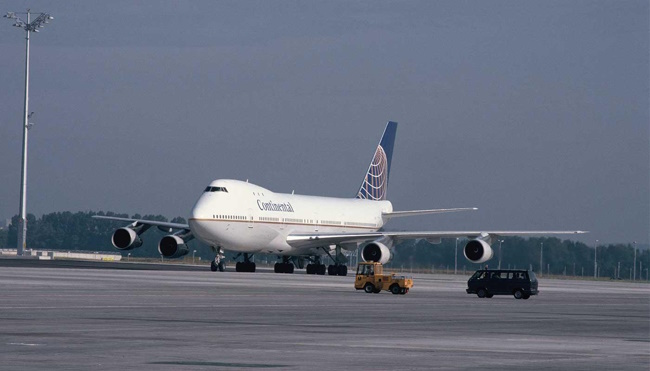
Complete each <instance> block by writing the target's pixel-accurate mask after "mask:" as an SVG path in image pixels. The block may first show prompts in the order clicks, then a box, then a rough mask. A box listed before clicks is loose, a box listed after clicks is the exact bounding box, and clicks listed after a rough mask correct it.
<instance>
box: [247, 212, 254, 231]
mask: <svg viewBox="0 0 650 371" xmlns="http://www.w3.org/2000/svg"><path fill="white" fill-rule="evenodd" d="M247 218H248V228H253V209H248V215H247Z"/></svg>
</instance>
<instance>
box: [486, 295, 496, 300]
mask: <svg viewBox="0 0 650 371" xmlns="http://www.w3.org/2000/svg"><path fill="white" fill-rule="evenodd" d="M493 296H494V294H485V297H486V298H488V299H489V298H491V297H493Z"/></svg>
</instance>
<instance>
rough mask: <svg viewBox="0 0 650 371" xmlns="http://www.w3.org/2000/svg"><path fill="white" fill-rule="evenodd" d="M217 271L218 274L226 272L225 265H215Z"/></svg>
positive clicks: (222, 263)
mask: <svg viewBox="0 0 650 371" xmlns="http://www.w3.org/2000/svg"><path fill="white" fill-rule="evenodd" d="M217 270H218V271H219V272H225V271H226V263H224V262H219V264H217Z"/></svg>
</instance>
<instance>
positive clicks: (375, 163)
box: [356, 121, 397, 201]
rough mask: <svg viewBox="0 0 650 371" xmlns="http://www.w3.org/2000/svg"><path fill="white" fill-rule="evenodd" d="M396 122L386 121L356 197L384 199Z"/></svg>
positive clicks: (375, 199)
mask: <svg viewBox="0 0 650 371" xmlns="http://www.w3.org/2000/svg"><path fill="white" fill-rule="evenodd" d="M396 133H397V123H396V122H394V121H388V124H386V129H384V135H382V136H381V140H380V141H379V145H378V146H377V150H376V151H375V155H374V156H373V158H372V161H371V162H370V166H368V171H367V172H366V176H365V178H363V182H362V183H361V188H359V192H358V193H357V197H356V198H362V199H367V200H374V201H380V200H385V199H386V190H387V188H388V176H389V175H390V160H391V159H392V158H393V145H394V144H395V134H396Z"/></svg>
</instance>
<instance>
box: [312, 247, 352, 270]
mask: <svg viewBox="0 0 650 371" xmlns="http://www.w3.org/2000/svg"><path fill="white" fill-rule="evenodd" d="M323 251H325V253H326V254H327V255H328V256H329V257H330V259H332V260H333V261H334V264H330V265H328V266H327V274H328V275H330V276H347V275H348V267H347V266H346V265H345V263H346V262H347V260H348V259H347V258H346V257H345V255H344V254H343V253H341V246H336V248H335V250H334V252H335V253H334V256H332V254H330V252H329V251H328V250H327V249H325V248H323ZM310 265H312V264H310ZM307 274H320V275H323V274H325V265H324V264H322V263H321V261H320V257H316V264H313V267H312V269H311V272H310V269H309V265H307Z"/></svg>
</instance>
